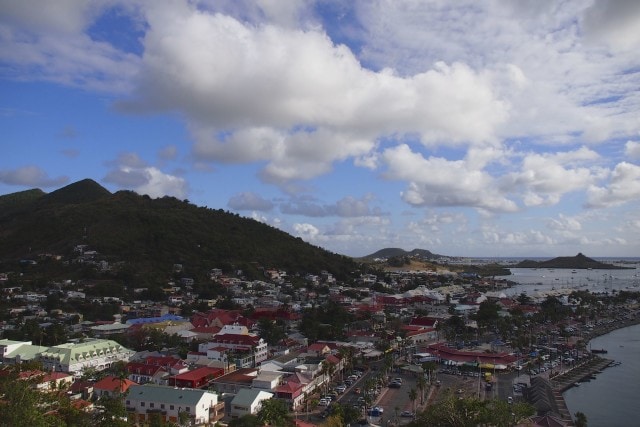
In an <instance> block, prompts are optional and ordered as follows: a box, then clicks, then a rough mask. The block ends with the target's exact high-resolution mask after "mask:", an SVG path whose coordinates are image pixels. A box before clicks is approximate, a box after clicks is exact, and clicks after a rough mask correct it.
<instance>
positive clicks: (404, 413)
mask: <svg viewBox="0 0 640 427" xmlns="http://www.w3.org/2000/svg"><path fill="white" fill-rule="evenodd" d="M414 415H415V414H414V413H413V412H411V411H402V412H400V416H401V417H405V418H413V417H414Z"/></svg>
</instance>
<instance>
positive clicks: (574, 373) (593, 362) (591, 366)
mask: <svg viewBox="0 0 640 427" xmlns="http://www.w3.org/2000/svg"><path fill="white" fill-rule="evenodd" d="M615 363H616V362H615V361H614V360H610V359H605V358H602V357H599V356H594V357H592V358H591V359H589V360H588V361H586V362H584V363H582V364H580V365H577V366H576V367H574V368H573V369H571V370H568V371H566V372H562V373H560V374H558V375H556V376H554V377H552V378H551V385H552V387H553V389H554V390H557V391H560V392H562V393H563V392H565V391H566V390H568V389H570V388H571V387H576V386H579V384H580V383H581V382H586V381H591V380H592V379H595V376H596V375H597V374H599V373H601V372H602V371H603V370H604V369H605V368H608V367H610V366H612V365H614V364H615Z"/></svg>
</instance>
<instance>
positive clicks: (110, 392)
mask: <svg viewBox="0 0 640 427" xmlns="http://www.w3.org/2000/svg"><path fill="white" fill-rule="evenodd" d="M132 385H137V384H136V383H134V382H133V381H131V380H130V379H127V378H122V379H121V378H118V377H114V376H108V377H105V378H103V379H101V380H100V381H98V382H97V383H95V384H94V386H93V393H94V395H95V396H96V397H103V396H106V397H120V396H122V395H124V394H125V393H126V392H127V390H129V388H130V387H131V386H132Z"/></svg>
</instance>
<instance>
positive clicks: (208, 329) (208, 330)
mask: <svg viewBox="0 0 640 427" xmlns="http://www.w3.org/2000/svg"><path fill="white" fill-rule="evenodd" d="M191 332H195V333H198V334H217V333H218V332H220V327H218V326H199V327H197V328H193V329H191Z"/></svg>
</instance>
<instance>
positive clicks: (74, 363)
mask: <svg viewBox="0 0 640 427" xmlns="http://www.w3.org/2000/svg"><path fill="white" fill-rule="evenodd" d="M133 354H134V352H133V351H132V350H129V349H128V348H125V347H123V346H121V345H120V344H118V343H117V342H115V341H112V340H104V339H92V340H87V341H84V342H78V343H66V344H61V345H56V346H53V347H48V348H47V349H46V350H45V351H43V352H41V353H40V354H39V356H38V358H39V360H40V361H41V362H42V366H43V368H44V369H45V370H47V371H61V372H70V373H76V372H81V371H82V370H83V369H85V368H94V369H96V370H98V371H101V370H103V369H106V368H108V367H110V366H111V365H112V364H113V363H115V362H118V361H125V362H127V361H129V358H131V356H133Z"/></svg>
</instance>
